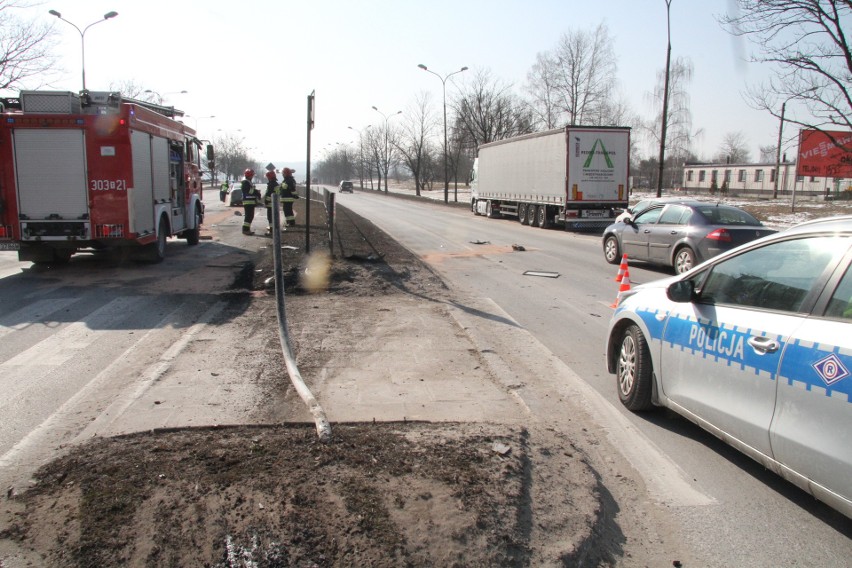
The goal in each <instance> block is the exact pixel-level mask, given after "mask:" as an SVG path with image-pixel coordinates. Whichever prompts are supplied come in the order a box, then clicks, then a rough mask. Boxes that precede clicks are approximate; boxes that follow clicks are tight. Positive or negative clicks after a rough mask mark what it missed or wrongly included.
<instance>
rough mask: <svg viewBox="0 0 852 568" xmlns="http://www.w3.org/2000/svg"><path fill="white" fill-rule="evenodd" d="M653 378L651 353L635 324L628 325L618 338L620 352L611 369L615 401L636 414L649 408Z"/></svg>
mask: <svg viewBox="0 0 852 568" xmlns="http://www.w3.org/2000/svg"><path fill="white" fill-rule="evenodd" d="M653 375H654V372H653V366H652V364H651V353H650V351H649V350H648V343H647V342H646V340H645V336H644V335H643V334H642V331H641V330H640V329H639V328H638V327H637V326H635V325H631V326H629V327H628V328H627V329H625V330H624V333H623V334H622V336H621V349H619V351H618V361H617V362H616V366H615V376H616V381H617V382H618V385H617V387H618V398H619V399H620V400H621V404H623V405H624V406H625V407H627V408H628V409H629V410H633V411H640V410H649V409H651V408H653V403H652V401H651V394H652V384H651V380H652V377H653Z"/></svg>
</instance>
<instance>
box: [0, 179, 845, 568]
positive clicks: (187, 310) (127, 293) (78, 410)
mask: <svg viewBox="0 0 852 568" xmlns="http://www.w3.org/2000/svg"><path fill="white" fill-rule="evenodd" d="M211 195H212V194H211ZM338 202H339V203H340V204H341V205H343V206H346V207H348V208H350V209H352V210H353V211H355V212H356V213H358V214H360V215H362V216H365V217H367V218H370V219H372V220H373V221H374V222H375V223H376V224H377V225H378V226H380V227H381V228H382V229H384V230H385V231H387V232H388V233H390V234H391V235H392V236H394V237H395V238H396V239H397V240H399V241H400V242H401V243H403V244H404V245H405V246H407V247H408V248H409V249H411V250H412V251H414V252H416V253H417V254H419V255H420V256H421V257H423V258H424V259H425V260H426V261H427V262H428V263H429V264H430V265H431V266H433V267H434V268H435V269H436V270H437V271H438V272H439V273H440V274H441V275H442V276H443V278H444V279H445V280H446V281H447V282H448V283H449V284H450V285H451V286H453V287H455V288H457V289H458V290H460V291H461V292H463V293H465V294H469V295H472V296H475V297H477V298H483V299H486V300H487V301H490V302H493V303H494V304H496V305H497V306H498V307H499V308H500V309H502V310H503V311H504V312H506V313H507V314H509V315H510V316H511V317H512V318H514V319H515V320H516V321H517V322H519V323H520V324H521V325H522V326H523V327H524V328H526V329H527V330H528V331H529V332H530V333H531V334H532V335H534V336H535V337H536V338H537V339H538V341H539V342H541V343H542V344H543V345H544V346H546V347H547V348H548V349H549V350H550V351H551V352H552V353H553V354H554V355H555V356H557V357H558V358H559V359H561V360H562V361H563V362H564V363H565V364H566V365H567V366H568V367H570V369H571V370H573V371H574V372H575V373H576V374H577V375H578V376H580V377H582V378H583V379H584V380H585V381H586V382H587V384H588V385H589V390H590V391H591V392H593V393H596V396H595V397H589V396H587V397H586V398H587V399H590V400H592V399H593V400H594V401H595V404H596V412H597V414H598V417H599V422H600V423H601V424H603V425H604V427H605V428H606V430H607V431H608V432H609V433H610V437H611V438H612V439H613V440H614V441H619V440H620V444H619V446H620V447H622V449H623V451H624V453H625V455H627V456H628V459H629V460H630V461H631V463H632V464H633V465H634V466H635V467H636V469H637V470H638V471H640V472H643V475H644V476H645V479H646V482H647V484H648V486H649V487H650V488H651V491H652V494H651V495H650V498H651V499H653V500H655V501H657V502H659V503H661V504H662V506H664V507H666V508H667V509H668V510H669V511H670V512H671V514H672V515H673V516H675V518H677V519H678V521H679V525H680V527H681V530H682V533H683V538H684V539H685V540H686V541H687V544H688V546H689V547H690V548H693V549H695V550H696V551H698V552H699V557H702V558H712V559H715V560H716V563H715V565H718V566H790V565H806V566H841V565H846V563H847V559H848V558H850V557H852V540H850V533H852V529H850V521H849V520H848V519H846V518H844V517H842V516H840V515H839V514H837V513H835V512H833V511H832V510H830V509H828V508H827V507H825V506H823V505H822V504H820V503H818V502H816V501H814V500H813V499H812V498H811V497H809V496H807V495H806V494H804V493H803V492H802V491H800V490H798V489H796V488H795V487H793V486H791V485H790V484H788V483H786V482H784V481H783V480H781V479H780V478H778V477H777V476H775V475H774V474H771V473H769V472H766V471H764V470H763V469H762V468H761V467H760V466H759V465H757V464H756V463H754V462H752V461H751V460H749V459H748V458H746V457H744V456H742V455H740V454H739V453H738V452H736V451H734V450H732V449H730V448H728V447H727V446H726V445H724V444H723V443H721V442H719V441H718V440H716V439H715V438H713V437H712V436H710V435H708V434H706V433H704V432H703V431H702V430H700V429H699V428H697V427H695V426H693V425H691V424H690V423H688V422H686V421H684V420H682V419H680V418H677V417H675V416H673V415H670V414H668V413H659V414H657V415H654V416H647V415H643V416H637V415H633V414H631V413H630V412H627V411H625V410H624V409H623V408H622V407H621V405H620V403H619V402H618V400H617V398H616V395H615V389H614V379H613V378H612V377H611V376H610V375H608V374H607V373H606V371H605V368H604V362H603V341H604V336H605V332H606V328H607V322H608V320H609V317H610V314H611V309H610V307H609V306H610V304H611V303H612V302H613V300H614V299H615V297H616V295H617V290H618V285H617V284H616V283H615V282H614V277H615V274H616V272H617V267H616V266H612V265H609V264H606V263H605V262H604V260H603V256H602V253H601V246H600V240H599V238H598V237H596V236H592V235H577V234H572V233H566V232H563V231H558V230H551V231H543V230H541V229H534V228H531V227H524V226H521V225H520V224H518V223H517V222H515V221H510V220H490V219H485V218H483V217H476V216H474V215H472V214H471V213H470V212H469V211H467V210H465V209H463V208H448V207H445V206H441V205H434V204H419V203H414V202H411V201H407V200H402V199H392V198H388V197H385V196H380V195H374V194H368V193H362V192H357V193H355V194H354V195H350V194H346V195H339V196H338ZM221 222H228V223H236V222H238V221H236V220H235V219H234V218H233V213H232V212H231V211H227V212H225V213H223V217H222V219H221ZM207 223H208V224H209V225H212V224H215V223H217V220H216V219H215V218H214V217H213V216H209V218H208V219H207ZM475 243H477V244H475ZM512 245H520V247H523V249H524V250H523V251H521V250H516V248H517V247H516V248H513V247H512ZM245 255H246V252H245V250H241V249H238V248H234V247H231V246H228V245H226V244H223V243H218V242H216V243H208V244H207V245H205V246H199V247H188V246H187V245H186V243H185V242H183V241H180V240H170V241H169V243H168V249H167V256H168V258H169V259H170V260H169V261H167V262H165V263H162V264H160V265H155V266H150V265H140V266H133V265H130V266H122V267H115V268H110V267H109V266H108V265H105V264H103V262H104V261H103V260H102V259H99V258H97V257H96V256H92V255H80V256H78V257H74V258H73V259H72V262H71V263H70V264H69V265H68V266H67V267H64V268H63V269H62V277H61V278H59V277H57V276H56V275H55V274H54V273H52V272H51V271H50V270H42V269H33V268H31V266H30V265H29V264H28V263H26V264H22V263H18V262H17V260H16V259H15V256H14V253H0V389H2V392H3V393H4V397H2V400H0V412H2V415H3V416H4V421H3V424H4V426H3V429H2V431H0V456H3V459H6V460H10V459H12V458H14V459H20V458H21V452H22V451H24V450H21V448H23V449H26V448H37V447H41V448H55V447H58V446H59V445H61V444H63V443H64V442H67V441H68V440H65V439H64V438H63V434H64V433H65V432H73V431H75V430H77V431H79V429H80V428H81V427H82V426H84V425H85V423H86V421H88V420H90V418H91V417H92V416H97V415H99V414H100V413H101V412H102V410H103V408H99V406H98V405H99V404H101V405H102V406H104V405H106V404H107V403H108V401H109V396H110V392H108V391H106V390H103V389H100V388H99V385H100V386H105V385H110V386H111V388H112V389H114V390H119V389H122V388H125V389H126V388H128V386H127V384H125V383H126V382H127V381H129V380H132V377H133V376H134V374H133V373H131V372H128V370H129V369H139V368H146V367H148V366H150V365H151V364H152V361H151V360H150V359H151V356H150V354H151V353H158V352H162V351H163V350H164V349H166V348H168V346H170V345H172V344H174V343H176V342H178V341H180V338H181V336H182V335H183V334H185V333H186V330H187V329H188V328H189V327H190V326H191V325H192V324H193V323H194V322H197V321H203V320H204V319H205V317H206V314H209V313H210V311H211V310H215V309H216V306H217V302H218V301H219V298H218V297H217V295H216V294H214V293H212V292H213V291H214V290H221V287H222V283H221V280H220V279H222V278H224V279H228V280H230V279H231V278H232V277H233V273H234V270H235V268H234V267H235V266H236V265H238V264H240V263H242V262H244V261H245V258H246V257H245ZM93 265H97V266H96V267H97V270H92V268H93V267H95V266H93ZM527 271H534V272H536V273H538V274H537V275H525V274H524V273H525V272H527ZM546 272H552V273H557V274H558V277H555V278H553V277H548V276H547V275H543V274H542V273H546ZM665 275H667V273H666V272H665V271H662V270H658V269H654V268H648V267H640V266H638V265H637V266H631V267H630V277H631V281H632V282H634V283H641V282H646V281H649V280H651V279H655V278H658V277H661V276H665ZM158 289H160V290H162V289H168V290H169V291H170V292H171V293H170V294H169V295H163V296H162V297H159V296H157V294H156V291H157V290H158ZM175 291H179V293H177V294H174V292H175ZM93 370H97V371H98V373H99V374H98V376H99V377H102V379H103V380H102V381H95V382H94V383H92V385H93V386H91V385H90V386H88V390H86V391H83V390H80V389H82V387H83V386H84V385H83V384H82V383H81V382H80V381H81V377H86V376H87V377H90V378H91V375H92V372H91V371H93ZM63 408H68V409H69V412H62V409H63ZM71 409H73V412H70V410H71ZM15 448H17V450H16V449H15ZM2 461H3V460H2V459H0V462H2ZM0 466H2V463H0ZM0 469H2V468H0ZM648 538H649V539H652V538H653V535H648Z"/></svg>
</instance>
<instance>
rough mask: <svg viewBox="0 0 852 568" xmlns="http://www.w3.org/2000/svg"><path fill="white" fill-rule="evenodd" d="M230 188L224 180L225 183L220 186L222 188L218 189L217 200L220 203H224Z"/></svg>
mask: <svg viewBox="0 0 852 568" xmlns="http://www.w3.org/2000/svg"><path fill="white" fill-rule="evenodd" d="M230 189H231V186H229V185H228V180H225V183H223V184H222V187H221V188H219V200H220V201H221V202H222V203H225V198H226V197H228V193H229V190H230Z"/></svg>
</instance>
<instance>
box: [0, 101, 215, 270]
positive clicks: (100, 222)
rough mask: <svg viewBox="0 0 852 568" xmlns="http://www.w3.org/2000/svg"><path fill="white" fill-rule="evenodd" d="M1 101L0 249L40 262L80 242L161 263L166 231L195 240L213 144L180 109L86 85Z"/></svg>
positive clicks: (54, 259) (58, 259)
mask: <svg viewBox="0 0 852 568" xmlns="http://www.w3.org/2000/svg"><path fill="white" fill-rule="evenodd" d="M0 107H2V115H0V118H2V121H0V250H7V251H8V250H14V251H18V258H19V259H20V260H22V261H31V262H34V263H37V264H41V263H65V262H67V261H68V260H70V258H71V256H72V255H73V254H75V253H77V252H79V251H83V250H92V251H95V250H111V251H117V252H127V251H134V252H137V253H139V254H135V255H134V256H135V257H136V258H140V259H143V260H149V261H152V262H159V261H161V260H163V258H164V256H165V252H166V239H167V238H169V237H179V238H183V239H186V242H187V243H188V244H190V245H195V244H198V241H199V232H200V228H201V224H202V223H203V220H204V203H203V201H202V187H201V173H202V169H203V167H204V165H203V156H202V154H203V153H204V154H206V159H207V163H208V165H210V164H212V160H213V148H212V146H210V145H207V146H206V149H205V148H204V146H205V144H204V143H202V141H201V140H199V139H198V138H197V137H196V135H195V131H194V130H193V129H191V128H189V127H187V126H186V125H184V124H183V123H182V122H180V120H179V117H180V116H182V115H183V113H182V112H181V111H179V110H176V109H174V107H165V106H160V105H155V104H151V103H146V102H142V101H136V100H133V99H126V100H125V99H123V98H122V96H121V94H120V93H116V92H89V91H81V92H80V93H72V92H59V91H22V92H21V93H20V96H19V97H17V98H5V99H2V100H0ZM202 150H205V152H202Z"/></svg>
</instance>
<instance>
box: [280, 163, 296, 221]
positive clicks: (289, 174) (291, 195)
mask: <svg viewBox="0 0 852 568" xmlns="http://www.w3.org/2000/svg"><path fill="white" fill-rule="evenodd" d="M282 173H283V174H284V181H282V182H281V190H280V192H281V203H283V204H284V221H285V224H286V225H287V226H288V227H294V226H295V225H296V213H295V212H294V211H293V202H294V201H296V200H297V199H299V195H298V194H297V193H296V179H295V178H294V177H293V171H292V170H291V169H290V168H284V170H283V172H282Z"/></svg>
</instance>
